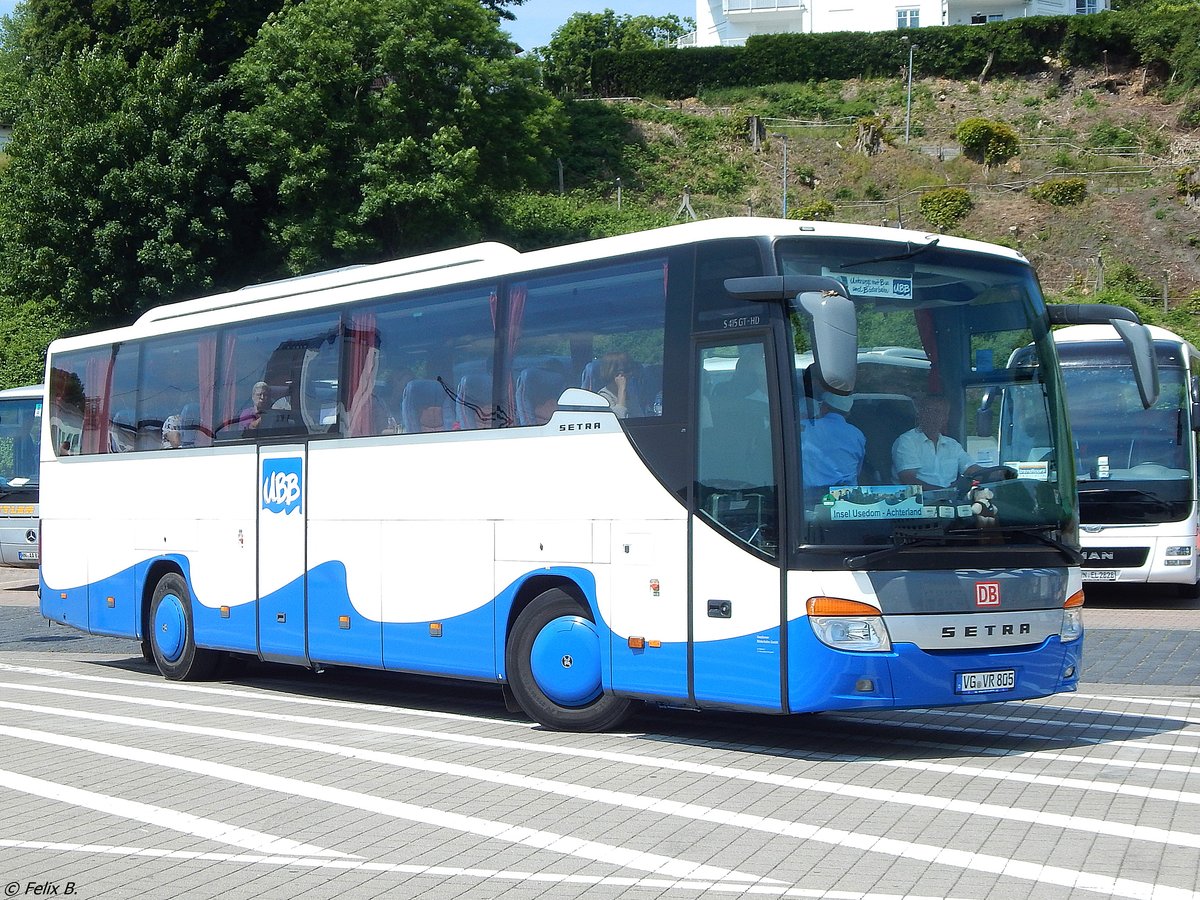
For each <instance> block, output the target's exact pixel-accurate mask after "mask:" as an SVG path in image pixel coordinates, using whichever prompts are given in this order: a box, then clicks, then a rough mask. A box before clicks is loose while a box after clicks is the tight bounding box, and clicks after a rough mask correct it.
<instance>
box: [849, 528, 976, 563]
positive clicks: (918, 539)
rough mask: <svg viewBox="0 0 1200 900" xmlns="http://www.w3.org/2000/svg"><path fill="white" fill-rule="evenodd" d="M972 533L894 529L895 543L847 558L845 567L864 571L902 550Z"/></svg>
mask: <svg viewBox="0 0 1200 900" xmlns="http://www.w3.org/2000/svg"><path fill="white" fill-rule="evenodd" d="M970 534H974V532H961V531H960V532H955V531H941V530H939V531H921V532H912V531H905V530H903V529H896V531H895V532H893V533H892V538H893V539H894V540H895V541H896V543H894V544H893V545H892V546H890V547H884V548H883V549H882V550H872V551H871V552H870V553H863V554H860V555H859V556H847V557H846V567H847V568H849V569H865V568H866V567H867V566H869V565H871V564H872V563H876V562H879V561H880V560H884V559H888V558H889V557H892V556H894V555H896V554H897V553H900V552H902V551H904V550H908V549H909V548H911V547H922V546H928V545H930V544H937V543H941V542H942V541H944V540H946V539H947V538H961V537H964V536H967V535H970Z"/></svg>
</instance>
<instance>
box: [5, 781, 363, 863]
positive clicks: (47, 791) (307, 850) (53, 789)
mask: <svg viewBox="0 0 1200 900" xmlns="http://www.w3.org/2000/svg"><path fill="white" fill-rule="evenodd" d="M0 788H8V789H10V790H13V791H19V792H21V793H23V794H32V795H34V796H37V797H45V798H46V799H47V800H57V801H59V802H60V803H66V804H70V805H71V806H81V807H84V808H85V809H94V810H96V811H97V812H102V813H104V814H106V815H111V816H119V817H121V818H123V819H133V820H135V821H137V822H145V823H147V824H149V825H157V826H158V827H159V828H166V829H168V830H170V831H178V832H182V833H183V834H190V835H192V836H194V837H201V838H207V839H208V840H210V841H217V842H219V843H222V844H232V845H233V846H235V847H241V848H242V849H244V850H253V851H255V852H257V853H273V854H280V853H286V854H288V855H290V856H337V857H341V858H343V859H359V858H361V857H357V856H354V855H353V854H351V853H342V852H340V851H338V850H326V849H324V848H323V847H318V846H316V845H314V844H302V843H300V842H299V841H293V840H289V839H288V838H281V837H276V836H275V835H273V834H264V833H263V832H261V831H254V830H253V829H250V828H239V827H237V826H236V825H230V824H229V823H227V822H218V821H217V820H216V819H207V818H204V817H202V816H194V815H192V814H191V813H185V812H179V811H178V810H174V809H166V808H164V807H161V806H151V805H150V804H149V803H139V802H137V801H136V800H123V799H122V798H120V797H113V796H110V795H108V794H98V793H96V792H94V791H85V790H82V789H81V788H75V787H70V786H69V785H65V784H57V783H56V782H53V781H46V780H44V779H41V778H33V777H31V776H29V775H22V774H20V773H19V772H9V771H7V770H5V769H0Z"/></svg>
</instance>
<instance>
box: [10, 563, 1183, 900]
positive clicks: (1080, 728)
mask: <svg viewBox="0 0 1200 900" xmlns="http://www.w3.org/2000/svg"><path fill="white" fill-rule="evenodd" d="M7 579H8V576H0V883H3V884H5V885H6V894H7V895H8V896H47V895H49V894H50V888H51V887H56V888H57V895H58V896H66V895H67V894H66V893H65V892H66V890H67V888H68V886H70V888H71V893H70V896H75V897H87V898H91V897H139V898H143V897H152V898H158V897H162V898H176V897H178V898H184V897H186V898H193V897H201V898H202V897H218V896H231V895H232V896H237V897H266V898H276V897H278V898H284V897H289V898H290V897H297V896H313V897H339V898H341V897H348V898H358V897H364V898H365V897H422V898H424V897H435V898H458V897H469V898H496V897H501V896H503V897H514V898H525V897H529V898H533V897H554V898H558V897H584V896H586V897H589V898H590V897H613V898H617V897H620V898H627V897H632V898H643V897H645V898H649V897H655V898H658V897H668V898H669V897H690V896H697V895H712V896H729V895H748V896H790V897H805V898H823V897H829V898H840V900H860V898H861V900H874V898H880V900H882V898H884V897H893V898H894V897H901V896H911V897H936V898H964V900H967V898H1009V897H1036V898H1076V897H1097V896H1112V897H1129V898H1151V900H1161V898H1170V900H1184V898H1188V900H1195V898H1197V897H1200V893H1197V892H1198V890H1200V766H1197V763H1196V760H1197V755H1198V754H1200V670H1198V669H1197V657H1198V656H1200V652H1198V650H1200V648H1198V647H1197V644H1198V643H1200V642H1197V641H1196V639H1195V636H1194V628H1193V621H1194V619H1195V617H1197V616H1200V608H1198V607H1197V604H1195V603H1182V602H1179V601H1162V600H1153V601H1151V600H1144V601H1140V602H1138V601H1135V600H1133V599H1132V598H1130V597H1127V596H1126V597H1122V596H1119V595H1118V596H1109V597H1101V596H1096V597H1095V598H1093V597H1092V596H1091V595H1089V609H1088V611H1087V624H1088V628H1089V633H1088V641H1089V644H1088V647H1089V649H1088V655H1087V656H1088V663H1087V669H1086V674H1085V683H1084V684H1083V686H1082V687H1081V690H1080V692H1079V693H1078V694H1076V695H1070V696H1061V697H1055V698H1048V699H1046V700H1041V701H1030V702H1024V703H1011V704H992V705H986V706H980V707H974V708H971V709H967V710H921V711H912V712H904V713H872V714H855V715H839V714H825V715H820V716H804V717H793V718H786V719H784V718H773V717H763V716H741V715H732V714H729V715H722V714H702V715H701V714H696V713H691V712H685V711H680V710H657V709H652V710H647V711H645V712H643V713H642V714H640V715H639V716H637V717H636V718H635V719H633V720H632V721H631V722H630V723H629V724H628V727H627V730H625V731H623V732H621V733H617V734H604V735H570V734H557V733H553V732H547V731H544V730H542V729H540V728H538V727H536V726H533V725H531V724H530V723H529V722H528V721H526V720H524V719H523V718H522V717H520V716H516V715H512V714H509V713H506V712H505V710H504V706H503V704H502V702H501V701H500V699H499V696H498V692H497V691H496V689H495V688H494V687H490V686H481V685H472V684H464V683H458V682H453V683H452V682H439V681H435V680H431V679H421V678H412V677H406V676H397V675H387V674H379V673H370V672H357V671H349V670H331V671H328V672H326V673H325V674H324V675H320V676H318V675H314V674H312V673H308V672H305V671H302V670H298V669H291V668H286V667H274V666H265V665H251V666H248V667H246V668H245V669H243V670H242V671H241V672H240V673H237V675H236V677H233V678H231V679H229V680H226V681H217V682H211V683H206V684H176V683H170V682H166V681H164V680H162V679H161V678H159V677H158V676H157V675H156V674H155V673H154V672H153V670H152V668H151V667H150V666H148V665H147V664H146V663H145V662H144V661H142V660H141V657H140V654H139V652H138V648H137V646H136V645H135V644H133V643H131V642H128V641H113V640H109V639H104V638H93V637H87V636H82V635H78V634H76V633H75V632H71V631H69V630H67V629H60V628H57V627H55V628H48V627H47V626H46V625H45V623H44V622H43V621H42V620H41V619H40V617H38V616H37V614H36V610H35V609H34V608H33V606H32V603H33V602H34V598H35V594H34V592H33V591H30V590H27V589H25V590H22V588H21V585H20V584H19V583H18V582H16V581H13V580H7ZM43 885H46V886H48V887H46V888H45V889H44V890H42V892H41V893H37V890H38V889H39V886H43ZM14 886H15V887H14Z"/></svg>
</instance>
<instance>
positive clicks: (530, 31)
mask: <svg viewBox="0 0 1200 900" xmlns="http://www.w3.org/2000/svg"><path fill="white" fill-rule="evenodd" d="M16 5H17V0H0V16H7V15H8V14H9V13H11V12H12V11H13V7H14V6H16ZM606 9H611V10H612V11H613V12H615V13H616V14H617V15H619V16H641V15H647V16H665V15H669V14H671V13H674V14H675V15H677V16H679V17H680V18H681V19H682V18H684V17H685V16H688V17H691V18H695V17H696V2H695V0H608V2H607V3H605V2H604V0H599V2H596V3H591V2H586V0H525V5H524V6H515V7H512V11H513V12H514V13H515V14H516V16H517V19H516V21H515V22H507V23H505V24H504V30H505V31H507V32H508V33H509V34H510V35H511V36H512V39H513V40H514V41H516V42H517V43H518V44H520V45H521V47H523V48H524V49H526V50H532V49H533V48H534V47H545V46H546V44H548V43H549V42H550V35H552V34H553V33H554V30H555V29H556V28H558V26H560V25H562V24H563V23H564V22H566V21H567V19H569V18H570V17H571V14H572V13H577V12H604V10H606Z"/></svg>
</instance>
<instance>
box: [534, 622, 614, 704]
mask: <svg viewBox="0 0 1200 900" xmlns="http://www.w3.org/2000/svg"><path fill="white" fill-rule="evenodd" d="M529 665H530V668H531V669H532V670H533V679H534V681H536V682H537V685H538V687H539V688H541V689H542V693H544V694H545V695H546V696H547V697H549V698H550V699H551V700H553V701H554V702H555V703H557V704H558V705H559V706H586V705H587V704H589V703H591V702H592V701H593V700H595V699H596V698H597V697H599V696H600V694H601V693H602V691H601V686H600V636H599V635H598V634H597V633H596V626H595V625H593V624H592V623H591V622H589V621H588V620H587V619H585V618H583V617H582V616H560V617H559V618H557V619H554V620H552V621H550V622H547V623H546V625H545V627H543V628H542V630H541V631H539V632H538V636H537V637H536V638H534V639H533V648H532V650H531V651H530V653H529Z"/></svg>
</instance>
